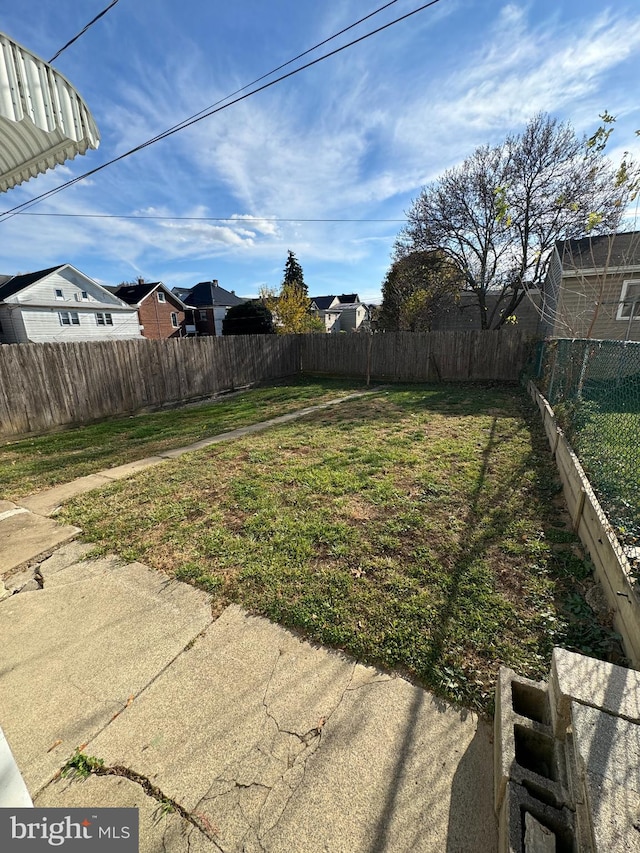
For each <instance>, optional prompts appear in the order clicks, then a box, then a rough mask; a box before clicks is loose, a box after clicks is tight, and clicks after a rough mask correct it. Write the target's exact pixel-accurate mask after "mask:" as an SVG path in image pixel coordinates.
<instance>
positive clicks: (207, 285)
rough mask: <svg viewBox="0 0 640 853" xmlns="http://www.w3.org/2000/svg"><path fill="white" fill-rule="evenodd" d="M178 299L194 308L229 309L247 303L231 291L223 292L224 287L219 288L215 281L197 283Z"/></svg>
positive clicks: (181, 289)
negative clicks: (216, 307)
mask: <svg viewBox="0 0 640 853" xmlns="http://www.w3.org/2000/svg"><path fill="white" fill-rule="evenodd" d="M179 290H180V293H181V294H182V293H183V292H184V288H179ZM174 293H175V291H174ZM176 295H177V294H176ZM179 298H180V299H182V301H183V302H188V303H189V305H194V306H195V307H196V308H204V307H211V306H221V307H224V308H231V307H232V306H233V305H242V303H243V302H246V301H247V300H246V299H243V298H242V297H241V296H236V295H235V293H234V292H233V291H232V290H231V291H230V290H225V289H224V287H220V285H219V284H218V282H217V281H216V280H215V279H213V281H201V282H199V283H198V284H196V286H195V287H194V288H192V289H191V290H189V291H187V292H186V293H185V294H184V295H183V296H182V295H181V296H180V297H179Z"/></svg>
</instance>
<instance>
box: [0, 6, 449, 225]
mask: <svg viewBox="0 0 640 853" xmlns="http://www.w3.org/2000/svg"><path fill="white" fill-rule="evenodd" d="M439 2H440V0H430V2H428V3H424V4H423V5H422V6H419V7H418V8H417V9H414V10H413V11H411V12H407V13H406V14H404V15H401V16H400V17H398V18H394V20H392V21H389V22H388V23H386V24H383V25H382V26H381V27H377V28H376V29H375V30H371V31H370V32H368V33H365V34H364V35H362V36H360V37H359V38H357V39H353V41H350V42H347V43H346V44H343V45H341V46H340V47H337V48H335V50H331V51H329V52H328V53H325V54H323V55H322V56H319V57H317V58H316V59H313V60H311V61H310V62H307V63H305V64H304V65H300V66H299V67H298V68H295V69H294V70H293V71H289V72H287V73H286V74H282V75H281V76H280V77H276V78H275V80H271V81H270V82H269V83H265V84H263V85H262V86H258V88H256V89H252V90H251V91H250V92H245V94H243V95H239V96H238V97H236V98H235V99H234V100H232V101H229V102H228V103H226V104H222V105H221V106H216V107H215V108H213V109H208V110H206V111H205V112H201V113H196V115H195V116H193V117H191V118H190V119H186V120H185V121H183V122H182V123H180V124H179V125H175V126H174V127H172V128H169V130H166V131H165V132H164V133H161V134H158V136H155V137H153V138H152V139H149V140H147V141H146V142H143V143H141V144H140V145H137V146H135V147H134V148H131V149H130V150H129V151H125V152H124V154H120V155H119V156H118V157H114V158H113V159H112V160H108V161H107V162H106V163H103V164H102V165H101V166H96V168H95V169H90V170H89V171H88V172H84V174H82V175H78V177H76V178H72V179H71V180H69V181H66V183H64V184H61V185H60V186H58V187H54V188H53V189H51V190H48V191H47V192H44V193H41V194H40V195H38V196H35V198H32V199H30V200H29V201H25V202H23V203H22V204H19V205H16V206H15V207H12V208H10V209H9V210H5V211H3V212H2V213H0V221H3V220H4V219H8V218H10V217H11V216H15V215H16V213H18V212H19V211H21V210H22V209H23V208H29V207H31V206H33V205H35V204H37V203H38V202H40V201H43V200H44V199H47V198H50V197H51V196H53V195H56V194H57V193H59V192H61V191H62V190H64V189H67V188H68V187H71V186H73V185H74V184H77V183H79V182H80V181H82V180H84V179H85V178H88V177H90V176H91V175H95V174H96V173H97V172H100V171H102V169H106V168H107V166H112V165H113V164H114V163H118V162H119V161H120V160H124V159H125V158H126V157H129V156H131V155H132V154H135V153H136V152H137V151H141V150H142V149H143V148H146V147H148V146H149V145H153V144H154V143H155V142H158V141H159V140H161V139H166V138H167V137H168V136H171V135H172V134H174V133H177V132H178V131H180V130H184V129H185V128H187V127H190V126H191V125H193V124H196V123H197V122H199V121H202V120H203V119H205V118H209V116H212V115H215V114H216V113H219V112H222V111H223V110H226V109H228V108H229V107H232V106H234V105H235V104H237V103H240V102H241V101H244V100H246V99H247V98H250V97H252V96H253V95H257V94H258V93H259V92H263V91H265V90H266V89H270V88H271V87H272V86H275V85H276V84H277V83H281V82H282V81H283V80H287V79H288V78H289V77H293V76H295V75H296V74H299V73H300V72H301V71H305V70H306V69H307V68H311V67H312V66H314V65H317V64H318V63H320V62H323V61H324V60H325V59H329V58H330V57H332V56H335V55H336V54H338V53H341V52H342V51H343V50H347V49H348V48H350V47H353V46H354V45H356V44H359V43H360V42H362V41H365V40H366V39H368V38H371V37H372V36H374V35H377V34H378V33H380V32H383V31H384V30H387V29H389V27H392V26H394V25H395V24H398V23H400V22H401V21H405V20H407V18H411V17H412V16H413V15H417V14H418V13H419V12H422V11H424V10H425V9H428V8H429V7H431V6H435V5H436V3H439ZM312 49H313V48H312ZM266 76H269V75H266ZM249 85H250V84H249Z"/></svg>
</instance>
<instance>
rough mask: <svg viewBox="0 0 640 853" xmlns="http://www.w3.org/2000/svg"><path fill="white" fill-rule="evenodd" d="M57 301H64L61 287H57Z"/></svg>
mask: <svg viewBox="0 0 640 853" xmlns="http://www.w3.org/2000/svg"><path fill="white" fill-rule="evenodd" d="M56 299H64V293H63V292H62V288H60V287H56Z"/></svg>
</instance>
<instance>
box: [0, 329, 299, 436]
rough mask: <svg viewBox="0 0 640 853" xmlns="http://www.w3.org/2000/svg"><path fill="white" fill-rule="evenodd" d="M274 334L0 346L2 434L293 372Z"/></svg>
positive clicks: (287, 347)
mask: <svg viewBox="0 0 640 853" xmlns="http://www.w3.org/2000/svg"><path fill="white" fill-rule="evenodd" d="M299 369H300V358H299V347H298V344H297V341H296V338H295V337H280V336H276V335H261V336H255V337H254V336H251V337H249V336H246V337H244V336H238V337H226V338H205V337H202V338H182V339H167V340H147V339H145V338H141V339H140V340H120V341H99V342H86V343H84V342H83V343H68V344H67V343H64V344H60V343H55V344H54V343H51V344H15V345H11V346H3V347H0V435H5V436H9V435H20V434H24V433H27V432H42V431H45V430H48V429H52V428H54V427H56V426H61V425H64V424H81V423H88V422H90V421H94V420H99V419H102V418H108V417H112V416H114V415H119V414H125V413H127V412H135V411H139V410H140V409H145V408H148V407H158V406H162V405H164V404H166V403H172V402H177V401H180V400H189V399H195V398H197V397H205V396H209V395H212V394H216V393H218V392H220V391H228V390H231V389H233V388H238V387H242V386H244V385H252V384H255V383H257V382H265V381H267V380H270V379H278V378H280V377H283V376H290V375H292V374H295V373H298V372H299Z"/></svg>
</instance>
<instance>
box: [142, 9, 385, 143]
mask: <svg viewBox="0 0 640 853" xmlns="http://www.w3.org/2000/svg"><path fill="white" fill-rule="evenodd" d="M397 2H398V0H390V2H389V3H385V4H384V6H379V7H378V8H377V9H374V10H373V12H369V14H368V15H365V16H364V18H360V20H358V21H355V22H354V23H353V24H349V26H348V27H344V29H342V30H339V31H338V32H337V33H334V34H333V35H332V36H329V37H328V38H326V39H324V40H323V41H319V42H318V43H317V44H314V45H313V47H310V48H308V49H307V50H304V51H303V52H302V53H299V54H298V55H297V56H294V57H293V59H289V60H288V61H287V62H283V63H282V65H278V67H277V68H272V69H271V71H267V73H266V74H262V75H261V76H260V77H256V79H255V80H252V81H251V82H250V83H247V84H246V85H244V86H241V88H240V89H236V90H235V92H231V94H229V95H226V96H225V97H224V98H220V100H219V101H215V103H213V104H209V106H208V107H204V108H203V109H201V110H200V111H199V112H197V113H194V114H193V115H192V116H189V117H188V118H186V119H183V120H182V121H180V122H178V124H174V125H173V126H172V127H170V128H168V129H167V130H165V131H163V132H162V133H159V134H158V135H157V136H154V137H153V138H152V139H150V140H148V143H147V144H152V143H153V142H155V141H156V140H159V139H163V138H164V137H165V135H167V134H169V133H172V132H173V131H174V130H179V129H180V128H181V127H182V126H183V125H185V124H186V122H190V121H192V119H195V118H197V117H198V116H201V115H202V114H203V113H206V112H207V111H208V110H212V109H213V108H214V107H217V106H218V105H219V104H223V103H224V102H225V101H228V100H229V99H230V98H234V97H235V96H236V95H239V94H240V93H241V92H244V90H245V89H248V88H249V87H250V86H255V85H256V83H261V82H262V81H263V80H266V79H267V77H271V75H272V74H277V72H278V71H282V69H283V68H286V67H287V66H288V65H291V64H292V63H294V62H297V61H298V59H302V57H303V56H307V54H309V53H313V51H314V50H317V49H318V48H319V47H323V46H324V45H325V44H328V43H329V42H330V41H333V40H334V39H337V38H338V36H341V35H344V33H346V32H348V31H349V30H352V29H353V28H354V27H357V26H359V25H360V24H362V23H363V22H364V21H367V20H368V19H369V18H373V16H374V15H377V14H379V13H380V12H384V10H385V9H388V8H389V6H393V5H394V3H397ZM203 118H204V116H203Z"/></svg>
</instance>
